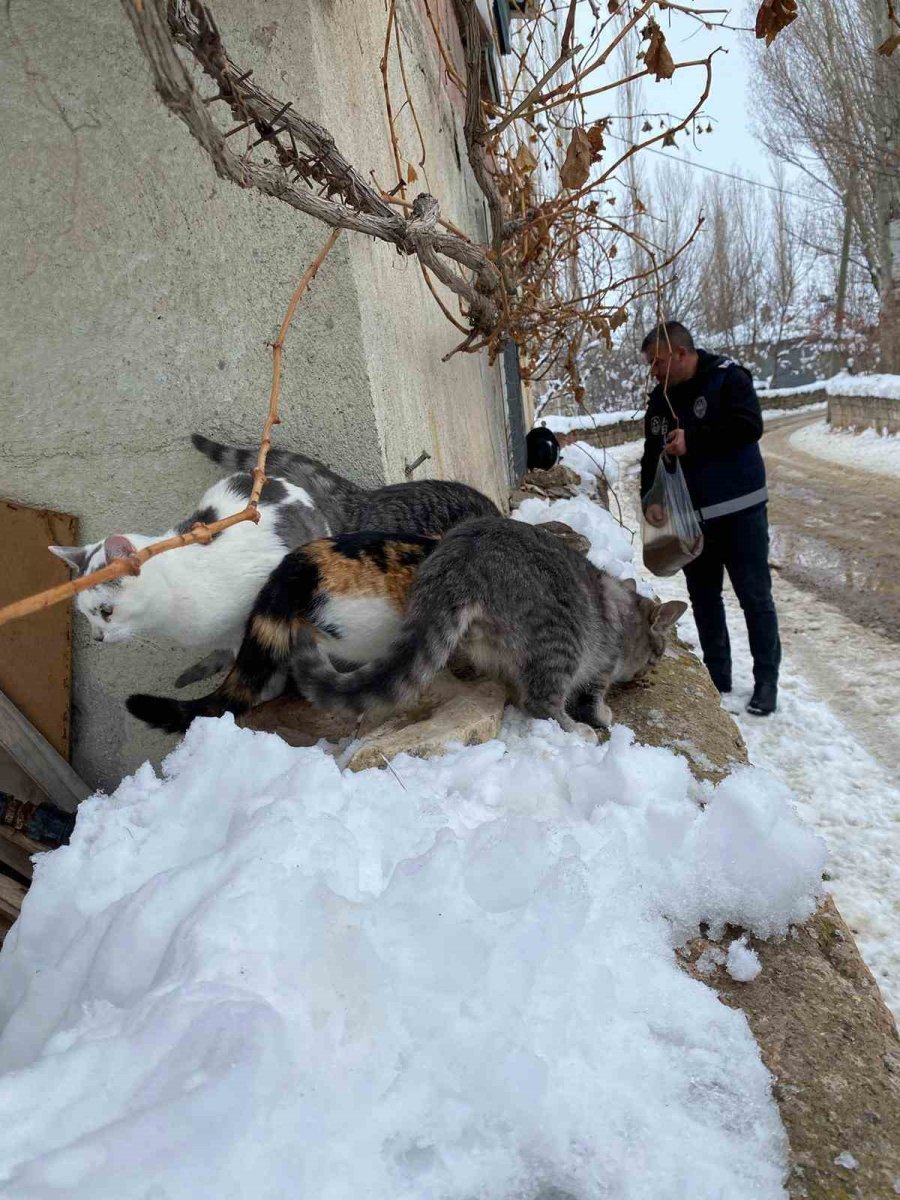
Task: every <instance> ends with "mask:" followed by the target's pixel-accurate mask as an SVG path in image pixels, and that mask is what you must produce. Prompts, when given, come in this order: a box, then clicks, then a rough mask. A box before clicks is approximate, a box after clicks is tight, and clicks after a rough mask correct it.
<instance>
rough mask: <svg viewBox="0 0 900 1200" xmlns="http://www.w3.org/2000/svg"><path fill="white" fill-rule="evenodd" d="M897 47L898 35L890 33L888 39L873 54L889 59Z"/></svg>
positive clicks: (899, 35) (899, 39)
mask: <svg viewBox="0 0 900 1200" xmlns="http://www.w3.org/2000/svg"><path fill="white" fill-rule="evenodd" d="M898 46H900V33H892V34H891V36H890V37H889V38H885V39H884V41H883V42H882V43H881V45H880V46H879V47H878V48H877V49H876V51H875V53H876V54H883V55H884V56H885V58H890V56H891V55H892V54H893V53H894V51H895V50H896V49H897V47H898Z"/></svg>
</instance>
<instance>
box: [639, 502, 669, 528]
mask: <svg viewBox="0 0 900 1200" xmlns="http://www.w3.org/2000/svg"><path fill="white" fill-rule="evenodd" d="M644 516H645V517H646V518H647V520H648V521H649V522H650V524H651V525H656V526H657V527H659V526H660V525H664V524H665V521H666V510H665V509H664V508H663V506H662V505H661V504H648V505H647V509H646V512H645V513H644Z"/></svg>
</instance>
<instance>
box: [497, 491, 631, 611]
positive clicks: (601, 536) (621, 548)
mask: <svg viewBox="0 0 900 1200" xmlns="http://www.w3.org/2000/svg"><path fill="white" fill-rule="evenodd" d="M513 518H514V519H515V520H516V521H524V522H525V523H526V524H528V525H541V524H543V523H544V522H546V521H562V522H563V523H564V524H566V525H570V526H571V527H572V529H574V530H576V531H577V532H578V533H581V534H584V536H585V537H586V538H587V539H588V541H589V542H590V543H591V548H590V551H589V552H588V558H589V559H590V560H591V562H592V563H593V564H594V566H595V567H599V568H600V570H601V571H606V572H607V573H608V574H609V575H613V576H615V578H616V579H636V578H637V571H636V570H635V566H634V563H633V562H632V561H631V556H632V553H633V551H634V545H633V542H634V535H633V534H632V533H631V531H630V530H628V529H626V528H625V527H624V526H623V525H620V524H619V522H618V521H616V519H615V518H614V517H613V516H612V514H611V513H609V512H607V510H606V509H605V508H602V507H601V506H600V505H599V504H596V503H595V502H594V501H592V500H588V498H587V497H586V496H584V495H580V496H573V497H572V499H570V500H543V499H541V498H540V497H538V496H530V497H529V498H528V499H527V500H524V501H523V502H522V503H521V504H520V505H519V507H518V508H517V509H516V511H515V512H514V513H513ZM642 590H645V591H646V594H647V595H652V592H651V591H650V589H649V587H647V588H646V589H645V588H644V587H643V586H642Z"/></svg>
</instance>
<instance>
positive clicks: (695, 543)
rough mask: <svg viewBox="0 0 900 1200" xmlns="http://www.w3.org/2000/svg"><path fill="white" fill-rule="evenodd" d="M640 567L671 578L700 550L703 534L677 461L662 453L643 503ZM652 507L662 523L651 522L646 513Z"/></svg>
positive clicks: (701, 548)
mask: <svg viewBox="0 0 900 1200" xmlns="http://www.w3.org/2000/svg"><path fill="white" fill-rule="evenodd" d="M642 504H643V509H644V520H643V530H642V532H643V540H644V566H645V567H646V568H647V570H648V571H650V572H652V573H653V574H654V575H674V574H675V573H676V572H678V571H680V570H681V568H682V567H683V566H684V565H685V564H686V563H689V562H692V561H693V559H695V558H696V557H697V556H698V555H699V554H700V553H701V551H702V550H703V531H702V529H701V528H700V522H699V521H698V520H697V514H696V513H695V512H694V506H693V504H692V503H691V496H690V492H688V489H687V484H686V483H685V482H684V475H683V473H682V470H681V464H680V463H679V461H678V459H677V458H674V457H670V456H669V455H668V454H666V453H665V451H663V453H662V454H661V455H660V456H659V465H658V466H657V468H656V478H655V479H654V480H653V484H652V486H651V488H650V490H649V492H647V494H646V496H644V498H643V501H642ZM651 506H653V507H654V508H655V509H657V510H661V511H662V520H661V521H659V522H658V523H657V522H656V521H654V522H653V523H651V522H650V521H648V520H647V512H648V510H649V509H650V508H651Z"/></svg>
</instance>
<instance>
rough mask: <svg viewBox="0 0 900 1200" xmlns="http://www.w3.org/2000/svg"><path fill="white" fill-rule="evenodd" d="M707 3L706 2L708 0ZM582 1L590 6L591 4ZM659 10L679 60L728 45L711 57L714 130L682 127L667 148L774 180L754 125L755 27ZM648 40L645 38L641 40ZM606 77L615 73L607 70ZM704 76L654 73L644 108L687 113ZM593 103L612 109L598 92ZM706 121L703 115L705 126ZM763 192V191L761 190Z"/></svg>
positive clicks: (585, 34) (600, 109)
mask: <svg viewBox="0 0 900 1200" xmlns="http://www.w3.org/2000/svg"><path fill="white" fill-rule="evenodd" d="M703 6H704V7H706V4H705V0H704V5H703ZM584 7H585V11H586V10H587V6H584ZM698 7H699V5H698ZM656 16H657V18H658V20H659V23H660V25H661V26H662V29H663V32H664V33H665V35H666V39H667V42H668V45H669V49H670V52H671V54H672V56H673V58H674V59H675V61H676V63H677V62H687V61H692V60H694V59H703V58H705V57H706V55H708V54H709V53H710V52H711V51H713V50H715V49H716V47H718V46H721V47H723V50H724V51H725V52H724V53H719V54H717V55H716V57H715V59H714V60H713V85H712V91H711V93H710V97H709V99H708V100H707V102H706V104H705V105H704V108H703V112H704V114H705V115H706V116H707V117H708V118H710V119H711V121H712V125H713V132H712V133H709V134H708V133H703V134H702V135H701V136H699V137H696V138H694V137H690V136H688V134H687V133H681V134H679V135H678V137H677V146H676V148H675V149H674V150H667V151H663V153H665V154H666V155H667V156H671V157H677V158H680V159H688V160H690V161H691V162H693V163H696V164H702V166H706V167H712V168H715V169H716V170H719V171H727V172H732V173H734V174H737V175H742V176H747V175H750V176H752V177H754V178H755V179H759V180H761V181H763V182H771V172H770V163H769V156H768V154H767V153H766V151H765V149H764V147H763V146H762V145H761V143H760V142H759V141H757V139H756V138H755V137H754V136H753V133H752V131H751V111H752V100H751V95H750V86H749V80H750V71H751V69H752V67H751V64H752V63H753V61H754V56H755V53H756V39H755V38H754V35H753V33H752V32H751V31H749V30H746V29H745V30H739V29H734V28H732V29H717V28H714V29H712V30H707V29H705V28H704V27H703V25H702V24H701V23H700V22H698V21H694V20H692V19H690V18H688V17H685V16H684V15H683V14H679V13H668V14H667V13H665V12H662V13H660V12H658V13H657V14H656ZM713 19H721V18H713ZM726 19H727V21H728V22H729V24H730V25H732V26H737V25H740V23H741V21H742V20H743V21H745V22H749V20H750V19H751V13H750V8H749V7H747V8H745V7H743V6H742V5H741V4H740V3H738V4H736V5H735V6H734V7H733V9H732V10H731V12H730V14H729V15H728V16H727V18H726ZM590 25H591V22H590V21H586V23H585V27H583V28H580V29H579V36H580V38H581V40H582V42H583V43H584V42H586V41H588V40H589V35H590ZM646 44H647V43H646V42H644V43H642V44H641V45H643V46H646ZM638 48H639V46H638V43H637V41H635V42H634V43H633V46H632V52H633V54H634V55H635V56H636V52H637V49H638ZM631 61H634V63H635V67H636V69H639V68H640V64H639V63H638V62H637V61H636V58H632V60H631ZM605 78H607V79H612V78H613V75H612V73H608V74H607V75H606V76H605ZM704 79H705V72H704V69H703V68H702V67H692V68H690V69H685V70H681V71H676V72H675V75H674V77H673V78H672V79H669V80H660V81H659V82H656V81H654V80H652V79H651V80H649V81H646V82H644V83H643V85H642V87H643V104H644V108H645V110H646V111H647V112H649V113H670V114H673V115H674V116H675V117H677V118H683V117H684V116H685V115H686V114H687V113H688V112H689V111H690V110H691V108H692V107H693V105H694V104H695V103H696V101H697V99H698V97H699V96H700V94H701V92H702V89H703V83H704ZM600 101H604V102H605V104H604V105H602V106H601V104H600ZM589 103H594V104H596V105H597V107H596V108H594V109H591V110H589V111H590V115H591V116H593V117H600V116H605V115H607V114H608V112H609V107H608V100H607V98H606V97H598V98H597V100H595V101H593V102H589ZM706 124H707V122H705V121H704V129H705V128H706ZM656 159H657V155H656V154H654V153H648V154H647V155H646V157H645V158H644V160H643V161H644V163H645V164H646V166H647V167H648V168H649V167H651V166H652V165H653V163H654V161H655V160H656ZM696 176H697V184H698V186H701V185H702V184H703V183H704V182H705V180H706V179H707V178H709V176H708V173H707V172H706V171H704V170H701V169H699V167H698V169H697V170H696ZM798 184H799V185H800V186H799V187H798ZM791 186H792V187H794V188H798V190H799V191H801V192H802V191H803V187H802V176H799V177H795V178H794V179H793V180H792V183H791ZM762 194H763V193H762V192H761V193H760V195H762Z"/></svg>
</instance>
